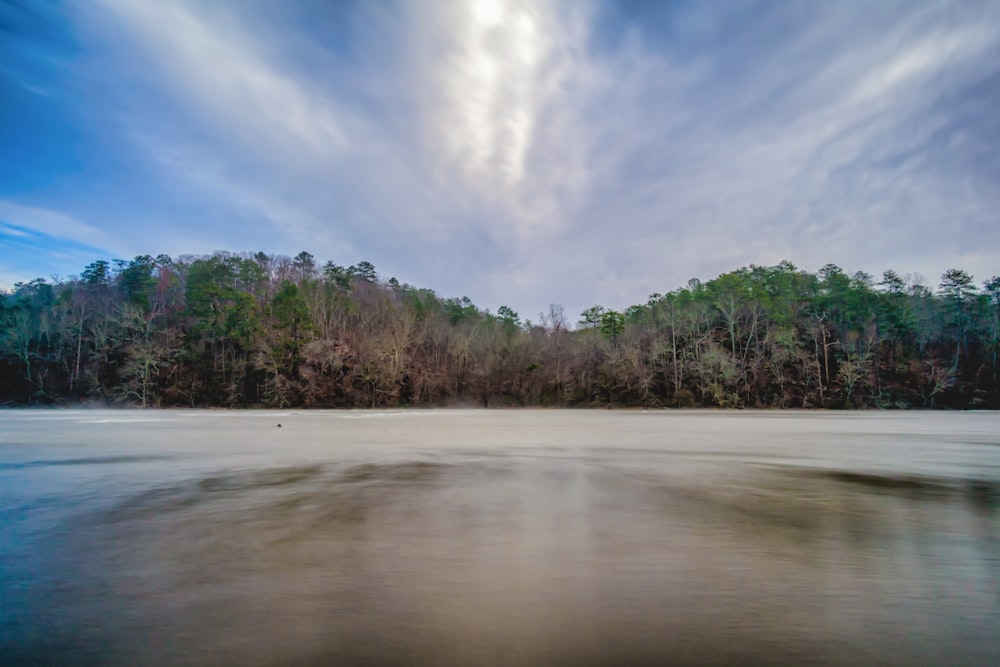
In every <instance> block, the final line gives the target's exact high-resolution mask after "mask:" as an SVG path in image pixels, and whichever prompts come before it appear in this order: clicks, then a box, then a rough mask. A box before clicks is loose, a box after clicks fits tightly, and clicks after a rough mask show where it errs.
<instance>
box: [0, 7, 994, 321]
mask: <svg viewBox="0 0 1000 667" xmlns="http://www.w3.org/2000/svg"><path fill="white" fill-rule="evenodd" d="M997 109H1000V3H998V2H995V1H986V2H975V1H969V2H931V1H930V0H927V1H921V2H913V1H911V0H905V1H902V2H893V1H891V0H879V1H878V2H853V1H850V0H844V1H837V2H832V1H831V2H811V1H809V2H805V1H803V2H777V1H771V0H767V1H761V2H752V1H747V2H742V1H738V0H734V1H727V2H685V1H679V2H652V1H650V2H642V1H640V0H631V1H629V0H619V1H612V0H608V1H596V0H594V1H589V0H566V1H560V0H533V1H530V2H529V1H521V0H469V1H462V2H457V1H456V2H451V1H448V0H396V1H387V2H378V1H376V0H372V1H360V0H358V1H341V2H324V1H321V0H303V1H301V2H295V1H289V2H281V3H279V2H270V1H268V0H260V1H254V0H241V1H233V2H202V1H200V0H188V1H185V0H162V1H158V2H148V1H144V0H95V1H90V0H88V1H86V2H84V1H80V2H73V1H66V2H60V1H52V0H6V2H2V3H0V286H3V287H10V285H12V284H13V283H14V282H15V281H19V280H27V279H31V278H34V277H37V276H44V277H48V276H51V275H59V276H64V277H65V276H67V275H71V274H75V273H79V271H80V270H81V269H82V268H83V266H84V265H86V264H87V263H89V262H91V261H93V260H95V259H112V258H130V257H132V256H134V255H137V254H144V253H149V254H153V255H155V254H158V253H168V254H171V255H175V256H176V255H179V254H187V253H190V254H205V253H210V252H212V251H213V250H216V249H226V250H231V251H235V252H239V251H257V250H263V251H266V252H273V253H280V254H288V255H294V254H295V253H297V252H299V251H300V250H308V251H309V252H311V253H313V254H314V255H315V256H316V258H317V260H319V261H320V262H324V261H326V260H328V259H331V260H333V261H335V262H337V263H339V264H344V265H347V264H352V263H355V262H357V261H360V260H363V259H364V260H368V261H371V262H372V263H374V264H375V266H376V268H377V269H378V270H379V272H380V274H381V275H383V277H386V278H388V277H389V276H395V277H397V278H398V279H399V280H401V281H403V282H410V283H413V284H416V285H419V286H421V287H429V288H432V289H435V290H436V291H438V292H439V293H440V294H442V295H444V296H462V295H468V296H470V297H471V298H472V299H473V300H474V301H475V302H476V303H477V304H478V305H480V306H481V307H486V308H491V309H493V310H496V308H497V307H498V306H499V305H501V304H508V305H511V306H512V307H514V308H515V310H518V311H519V312H520V313H521V315H522V316H523V317H527V318H531V319H537V317H538V314H539V313H540V312H541V311H545V310H547V309H548V305H549V304H550V303H558V304H562V305H563V306H564V307H565V309H566V312H567V315H568V316H569V317H570V318H571V319H575V318H576V316H577V314H578V313H579V312H580V311H581V310H582V309H583V308H585V307H587V306H589V305H592V304H595V303H600V304H603V305H606V306H608V307H615V308H621V307H624V306H627V305H628V304H631V303H637V302H642V301H644V300H645V298H646V296H647V295H648V294H650V293H652V292H666V291H669V290H671V289H673V288H675V287H677V286H680V285H682V284H684V283H685V282H686V281H687V280H688V278H691V277H699V278H702V279H708V278H711V277H714V276H715V275H717V274H718V273H720V272H722V271H726V270H730V269H734V268H737V267H739V266H743V265H747V264H750V263H756V264H775V263H777V262H779V261H781V260H783V259H788V260H790V261H792V262H793V263H795V264H796V265H798V266H800V267H802V268H806V269H809V270H816V269H818V268H819V267H820V266H822V265H823V264H825V263H827V262H833V263H836V264H839V265H840V266H842V267H843V268H844V269H846V270H848V271H855V270H865V271H868V272H870V273H873V274H875V275H876V276H877V275H880V274H881V272H882V271H884V270H885V269H889V268H892V269H895V270H897V271H898V272H900V273H904V274H905V273H910V272H913V273H920V274H923V275H924V276H925V277H926V280H927V282H928V283H930V284H931V285H936V283H937V282H938V278H939V277H940V274H941V273H942V272H944V271H945V270H946V269H948V268H951V267H958V268H964V269H966V270H968V271H969V272H971V273H973V274H974V275H975V277H976V279H977V281H980V282H981V281H982V280H984V279H986V278H989V277H990V276H992V275H997V274H1000V114H998V112H997Z"/></svg>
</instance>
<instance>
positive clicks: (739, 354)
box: [0, 252, 1000, 408]
mask: <svg viewBox="0 0 1000 667" xmlns="http://www.w3.org/2000/svg"><path fill="white" fill-rule="evenodd" d="M998 348H1000V279H998V278H996V277H994V278H992V279H990V280H988V281H986V282H985V283H984V284H983V285H982V287H981V288H980V287H979V286H978V285H977V284H976V283H975V282H974V281H973V278H972V277H971V276H970V275H969V274H968V273H966V272H965V271H962V270H958V269H953V270H949V271H947V272H946V273H945V274H944V276H942V278H941V282H940V284H939V285H938V286H937V289H936V290H935V289H932V288H931V287H929V286H927V285H924V284H922V282H921V280H919V279H916V278H913V277H911V276H906V277H902V276H900V275H898V274H897V273H895V272H894V271H886V272H885V274H883V276H882V278H881V280H879V281H876V280H875V279H874V278H873V277H872V276H870V275H868V274H865V273H854V274H853V275H848V274H847V273H845V272H844V271H843V270H842V269H840V268H839V267H837V266H834V265H827V266H824V267H823V268H822V269H820V270H819V271H818V272H817V273H815V274H814V273H810V272H808V271H802V270H799V269H797V268H796V267H795V266H793V265H792V264H790V263H788V262H783V263H781V264H778V265H777V266H772V267H764V266H750V267H748V268H742V269H739V270H736V271H732V272H730V273H725V274H723V275H720V276H718V277H717V278H715V279H713V280H710V281H708V282H704V283H703V282H700V281H699V280H691V281H690V282H689V283H688V284H687V286H685V287H683V288H680V289H677V290H675V291H672V292H669V293H667V294H653V295H652V296H650V297H649V299H648V300H647V301H646V302H645V303H642V304H637V305H634V306H630V307H629V308H627V309H625V310H624V312H618V311H615V310H610V309H607V308H604V307H601V306H594V307H592V308H588V309H587V310H586V311H584V312H583V313H582V314H581V315H580V319H579V321H577V322H573V321H571V319H570V318H569V317H568V316H567V315H566V314H565V313H564V312H563V310H562V308H561V307H559V306H551V307H550V308H549V310H548V312H547V313H545V314H543V315H541V317H540V319H539V321H538V322H531V321H529V320H522V319H521V318H520V317H519V316H518V314H517V313H516V312H514V311H513V310H512V309H510V308H508V307H500V308H499V309H498V311H497V312H496V313H491V312H489V311H488V310H481V309H479V308H477V307H476V306H475V305H474V304H473V303H472V302H471V301H470V300H469V299H468V298H442V297H440V296H439V295H437V294H435V293H434V292H433V291H431V290H428V289H420V288H416V287H413V286H410V285H406V284H400V283H399V282H398V281H397V280H396V279H394V278H390V279H389V280H387V281H383V280H381V279H380V278H379V276H378V275H377V273H376V271H375V267H373V266H372V265H371V264H370V263H368V262H359V263H358V264H357V265H354V266H350V267H343V266H339V265H337V264H334V263H332V262H327V263H326V264H325V265H324V266H322V267H320V266H318V265H317V264H316V262H315V260H314V258H313V256H312V255H310V254H309V253H307V252H302V253H299V254H298V255H297V256H296V257H294V258H289V257H283V256H273V255H266V254H264V253H257V254H231V253H226V252H217V253H215V254H213V255H211V256H207V257H191V256H185V257H180V258H177V259H172V258H170V257H168V256H166V255H160V256H158V257H155V258H154V257H150V256H148V255H144V256H140V257H136V258H135V259H133V260H131V261H122V260H116V261H114V262H107V261H103V260H102V261H96V262H93V263H92V264H90V265H88V266H87V267H86V268H85V269H84V270H83V271H82V273H81V274H80V275H79V277H74V278H72V279H69V280H65V281H57V282H55V283H49V282H46V281H45V280H41V279H39V280H33V281H31V282H29V283H19V284H17V285H16V286H15V287H14V289H13V291H11V292H10V293H0V402H2V403H3V404H5V405H35V404H60V403H75V402H81V401H99V402H100V403H102V404H122V405H136V406H189V407H191V406H227V407H237V406H264V407H291V406H302V407H341V406H345V407H346V406H351V407H378V406H430V405H454V404H468V405H482V406H529V405H538V406H601V407H604V406H653V407H658V406H663V407H693V406H717V407H730V408H731V407H776V408H818V407H825V408H905V407H924V408H932V407H933V408H936V407H950V408H970V407H972V408H997V407H1000V382H998V367H997V353H998Z"/></svg>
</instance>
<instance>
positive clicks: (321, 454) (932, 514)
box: [0, 413, 1000, 665]
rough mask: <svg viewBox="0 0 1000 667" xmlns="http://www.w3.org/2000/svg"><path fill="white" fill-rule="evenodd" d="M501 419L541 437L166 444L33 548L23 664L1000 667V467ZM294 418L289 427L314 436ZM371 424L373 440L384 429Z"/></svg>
mask: <svg viewBox="0 0 1000 667" xmlns="http://www.w3.org/2000/svg"><path fill="white" fill-rule="evenodd" d="M477 414H479V415H480V416H481V417H482V419H485V420H487V421H486V422H483V423H480V424H479V425H478V426H479V427H489V426H491V424H490V423H489V421H488V420H489V419H500V420H501V422H500V423H499V425H500V426H503V427H504V428H505V429H507V431H516V430H517V429H520V436H521V437H523V438H526V439H532V440H533V441H534V442H535V443H542V444H537V445H535V444H529V445H523V446H520V447H517V448H513V449H511V448H503V447H496V446H493V445H489V444H487V445H483V446H472V447H470V446H463V445H462V442H461V438H460V437H459V436H461V437H466V436H467V435H468V433H467V432H466V431H462V432H461V433H458V434H456V433H453V432H451V431H450V429H451V427H450V426H449V425H448V424H447V423H446V422H447V419H446V418H442V421H439V422H437V423H435V424H434V426H435V427H436V428H437V429H439V435H440V437H441V438H442V440H443V442H445V443H446V445H444V446H437V445H435V444H434V442H432V441H431V442H428V441H426V440H420V439H419V438H423V437H426V436H425V435H421V434H420V433H413V431H414V430H415V428H416V427H415V425H414V423H406V424H404V425H402V426H400V427H398V428H400V429H401V431H402V432H409V433H410V435H411V436H412V437H414V438H418V439H417V440H415V442H416V444H418V445H419V447H413V448H398V449H392V450H391V451H387V450H383V449H379V450H372V451H361V452H360V453H359V452H358V451H357V447H356V446H354V445H352V446H350V447H344V448H340V449H336V450H325V451H324V450H322V449H320V450H317V449H315V448H307V449H289V450H287V451H286V452H285V456H272V455H268V456H267V457H266V458H263V459H261V458H254V457H253V456H251V455H249V454H247V453H246V452H245V451H243V452H242V453H236V454H234V453H233V452H232V451H230V450H229V449H228V448H226V447H224V448H223V450H224V451H223V454H224V456H225V458H224V459H212V461H208V462H202V463H197V461H198V460H197V459H192V460H194V461H195V463H189V464H188V465H189V466H190V468H184V467H181V468H177V466H178V465H179V464H178V463H177V461H178V460H181V459H182V458H183V457H180V456H179V454H178V453H177V452H176V451H174V452H171V451H166V450H165V451H164V453H163V454H162V456H163V457H164V458H162V459H161V460H147V461H140V460H137V461H135V465H137V466H138V465H148V466H150V467H149V468H148V469H147V470H145V472H143V473H142V475H139V476H140V477H142V476H145V479H147V480H148V481H147V482H144V483H141V484H138V485H136V486H135V487H134V488H133V487H130V486H127V485H125V487H124V490H123V489H121V488H119V489H112V488H110V487H111V486H112V482H114V483H119V484H124V482H125V480H127V479H128V476H122V475H121V474H117V475H118V476H116V477H113V478H108V479H104V478H95V480H91V481H90V482H88V484H91V486H89V487H87V488H94V489H98V490H100V489H103V490H104V491H105V493H104V494H95V496H94V498H95V500H94V502H93V503H92V504H89V505H86V507H84V508H83V509H81V510H80V511H76V512H69V511H67V512H66V513H65V514H64V515H62V516H61V517H60V518H59V520H58V521H56V522H55V523H54V524H53V525H54V529H53V530H51V531H45V532H44V533H43V534H42V535H41V537H40V538H39V539H38V540H37V542H35V543H34V546H33V547H32V548H31V549H30V555H31V557H32V558H33V559H35V563H36V565H38V567H36V568H35V569H34V570H31V569H30V568H28V569H27V570H26V569H25V567H23V566H22V567H21V570H22V571H29V570H30V571H31V572H34V574H33V575H32V576H27V577H26V579H25V580H24V581H22V585H23V586H24V588H23V592H24V593H25V594H23V595H20V596H16V601H17V603H18V604H19V605H21V607H20V611H19V612H18V614H16V615H14V616H8V617H6V620H5V622H6V628H5V629H4V634H3V635H0V637H2V639H3V642H4V643H3V650H4V652H5V654H4V655H3V656H0V657H3V658H4V664H35V663H40V664H44V663H49V664H70V665H74V664H79V665H89V664H118V665H166V664H170V665H177V664H181V665H196V664H198V665H202V664H221V665H284V664H303V665H312V664H315V665H328V664H352V665H386V664H398V665H470V664H477V665H606V664H630V665H642V664H657V665H662V664H668V665H670V664H674V665H686V664H691V665H695V664H761V665H775V664H820V665H824V664H828V665H846V664H882V663H892V664H1000V641H998V640H997V637H996V631H995V630H996V628H997V627H1000V605H998V591H1000V585H998V581H997V577H998V572H1000V519H998V513H997V496H998V485H997V481H996V479H995V478H993V477H990V476H989V475H990V474H991V473H992V471H993V470H995V468H990V466H991V465H995V464H996V458H995V456H996V455H995V454H994V453H992V452H993V450H988V451H989V452H990V453H989V455H987V456H986V458H984V459H983V461H982V463H983V465H980V466H978V467H977V468H976V470H978V476H974V475H970V474H965V475H957V474H955V471H954V470H948V471H946V472H948V474H939V475H934V474H930V473H929V472H928V470H926V469H919V470H914V469H912V468H907V467H906V466H897V467H896V468H895V469H892V468H889V467H887V466H881V468H879V467H878V466H873V465H858V462H857V461H851V460H850V459H849V458H848V457H844V456H839V455H838V456H837V457H836V458H833V457H829V456H827V457H826V458H823V457H822V452H821V451H818V450H816V449H815V448H813V449H811V450H809V452H802V454H803V457H799V458H797V459H796V460H795V461H793V462H786V461H785V458H784V457H786V456H787V453H786V452H785V451H783V450H781V448H780V447H778V448H775V447H774V446H771V445H766V446H765V445H760V444H753V443H751V444H750V445H748V446H743V447H739V446H737V447H731V446H727V444H726V443H719V444H717V445H716V446H715V448H714V450H713V448H712V447H709V446H707V445H706V446H701V445H702V441H701V440H699V439H698V437H692V435H691V433H692V432H693V430H696V428H695V427H691V425H690V424H689V425H688V426H689V427H690V428H691V429H693V430H692V431H688V432H686V442H684V443H682V444H683V446H677V447H671V446H670V440H669V438H665V437H664V435H663V432H664V431H663V424H662V423H660V422H650V423H648V424H643V425H641V426H642V428H644V429H645V431H642V429H636V428H634V429H633V432H632V435H633V436H634V439H636V440H638V441H640V442H638V443H634V444H635V445H636V446H632V447H628V448H624V447H623V448H616V447H613V446H609V445H604V446H596V445H593V444H592V445H588V446H586V447H581V446H579V445H578V444H576V443H574V442H572V441H571V440H570V441H567V440H566V438H567V437H569V438H576V437H580V438H583V437H585V436H584V432H586V434H587V435H586V437H589V438H595V430H600V429H601V428H606V429H607V431H606V432H605V436H606V437H607V441H608V442H612V441H613V436H614V433H616V432H618V431H619V430H620V428H621V423H628V424H631V425H632V426H633V427H634V426H635V423H634V422H627V421H626V422H622V421H621V420H622V419H627V418H623V417H622V416H620V415H619V416H616V417H614V418H613V419H614V420H617V421H612V422H609V423H607V425H606V426H605V425H602V423H600V422H590V423H588V424H587V425H586V426H585V428H581V430H580V432H576V431H574V430H573V426H572V422H566V421H561V422H559V423H558V424H557V426H559V428H558V429H552V430H550V431H548V432H546V433H545V435H544V437H542V436H540V435H539V430H538V429H537V427H538V425H539V421H538V420H539V419H542V420H544V419H545V417H538V416H537V415H535V416H530V417H527V418H526V419H528V420H529V421H528V423H527V424H524V423H520V422H518V421H516V419H515V418H507V417H500V418H497V417H494V416H485V417H483V416H482V414H483V413H477ZM636 417H640V415H633V419H634V418H636ZM585 418H589V416H588V417H585ZM558 419H562V420H565V419H567V418H566V417H558ZM569 419H572V418H569ZM421 420H422V421H423V422H424V423H426V422H427V421H428V420H427V418H426V417H421ZM504 420H506V421H504ZM400 421H405V420H400ZM282 422H283V423H284V424H285V426H284V427H283V429H282V434H283V435H284V434H285V433H286V432H287V431H289V430H290V429H294V428H295V422H294V420H292V419H291V418H290V417H283V418H282ZM704 423H706V424H711V423H713V422H707V421H706V422H704ZM338 424H339V423H338ZM492 425H494V426H496V425H497V424H492ZM467 426H470V425H468V424H467ZM743 426H744V425H738V428H742V427H743ZM894 426H895V425H894ZM784 427H785V422H778V423H777V426H776V428H784ZM351 428H352V429H354V430H350V431H348V433H349V434H350V438H347V436H346V435H345V436H344V437H345V438H346V439H349V440H355V439H356V437H357V436H358V434H359V433H363V432H364V433H366V432H367V431H364V429H371V428H373V427H372V426H371V422H368V423H367V424H366V422H363V421H360V422H355V425H354V426H352V427H351ZM421 428H424V427H421ZM868 428H871V424H868ZM358 429H360V430H358ZM417 430H419V429H417ZM640 431H641V432H640ZM430 432H432V433H433V432H434V429H433V428H432V429H430ZM400 435H401V433H397V432H394V431H391V430H389V431H387V432H384V433H383V434H382V436H383V437H385V438H386V439H388V440H392V439H393V438H395V437H397V436H400ZM300 437H301V435H300ZM310 437H312V436H310ZM327 437H330V436H327ZM489 437H490V436H488V435H487V436H486V438H487V439H489ZM715 437H716V438H717V436H715ZM885 437H896V436H894V435H893V434H892V433H891V432H890V433H887V434H886V436H885ZM663 440H666V444H663V445H660V446H657V441H663ZM761 442H766V440H762V441H761ZM730 444H731V443H730ZM456 445H457V446H456ZM978 451H979V452H980V454H981V453H982V452H983V451H985V450H982V448H981V446H980V450H978ZM807 454H808V456H806V455H807ZM966 454H968V452H966ZM969 455H970V456H972V455H973V454H969ZM810 457H812V458H810ZM91 458H92V459H93V461H94V462H93V465H94V466H95V467H96V468H101V466H102V465H103V464H107V463H115V460H114V456H112V455H108V456H107V458H106V459H105V460H104V461H103V462H102V460H101V457H99V456H94V457H91ZM283 459H284V460H283ZM64 460H69V459H64ZM807 462H808V464H807ZM120 467H121V466H117V465H116V466H115V468H116V469H118V468H120ZM96 468H95V469H96ZM166 468H169V471H170V473H171V474H169V475H167V470H166ZM37 472H38V471H37V470H35V469H32V468H16V469H15V468H8V474H10V475H14V474H21V475H25V474H36V473H37ZM136 474H138V473H136ZM163 477H170V478H171V479H170V480H169V481H166V482H164V481H162V478H163ZM50 491H51V489H50ZM97 498H99V499H100V502H98V501H97V500H96V499H97ZM29 520H30V517H29ZM21 527H22V528H23V525H22V526H21ZM42 570H44V573H42ZM5 585H7V586H10V581H9V580H8V581H7V582H5ZM14 597H15V596H12V599H13V598H14Z"/></svg>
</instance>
